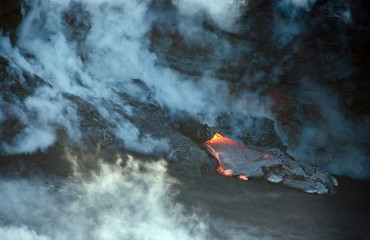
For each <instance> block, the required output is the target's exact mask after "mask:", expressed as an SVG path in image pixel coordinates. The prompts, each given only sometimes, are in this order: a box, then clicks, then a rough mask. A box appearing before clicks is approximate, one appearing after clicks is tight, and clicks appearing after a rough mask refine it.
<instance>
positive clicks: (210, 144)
mask: <svg viewBox="0 0 370 240" xmlns="http://www.w3.org/2000/svg"><path fill="white" fill-rule="evenodd" d="M204 145H205V146H206V147H207V149H208V151H209V152H210V153H211V154H212V155H213V156H214V157H215V158H216V159H217V161H218V167H217V172H218V173H220V174H222V175H224V176H228V177H234V176H236V177H237V178H239V179H241V180H245V181H247V180H248V178H247V176H245V175H244V174H238V173H237V172H234V171H233V170H231V169H225V167H224V165H223V164H222V162H221V159H220V153H219V151H216V150H215V148H220V147H222V146H233V147H240V148H242V149H243V148H244V146H243V145H242V144H239V143H237V142H235V141H233V140H231V139H229V138H226V137H224V136H222V135H221V134H219V133H215V134H214V135H213V138H212V139H210V140H208V141H206V142H205V143H204Z"/></svg>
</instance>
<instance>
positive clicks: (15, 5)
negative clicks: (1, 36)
mask: <svg viewBox="0 0 370 240" xmlns="http://www.w3.org/2000/svg"><path fill="white" fill-rule="evenodd" d="M21 2H22V0H13V1H1V3H0V30H2V31H3V33H7V32H9V31H12V30H14V29H16V28H17V27H18V25H19V24H20V22H21V21H22V19H23V16H22V13H21Z"/></svg>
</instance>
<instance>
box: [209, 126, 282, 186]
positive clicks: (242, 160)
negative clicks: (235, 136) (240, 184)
mask: <svg viewBox="0 0 370 240" xmlns="http://www.w3.org/2000/svg"><path fill="white" fill-rule="evenodd" d="M204 145H205V146H206V148H207V150H208V152H209V153H210V154H211V155H212V156H214V157H215V158H216V159H217V161H218V164H219V166H218V168H217V172H218V173H220V174H222V175H225V176H228V177H237V178H239V179H242V180H248V177H262V176H263V174H264V173H263V171H262V169H263V168H264V167H269V166H272V165H276V164H280V163H281V160H280V159H279V158H278V157H276V156H275V155H273V154H271V152H268V151H263V150H260V149H257V148H253V147H249V146H246V145H243V144H240V143H237V142H235V141H233V140H231V139H229V138H226V137H224V136H223V135H221V134H220V133H216V134H214V135H213V138H212V139H210V140H208V141H206V142H205V143H204Z"/></svg>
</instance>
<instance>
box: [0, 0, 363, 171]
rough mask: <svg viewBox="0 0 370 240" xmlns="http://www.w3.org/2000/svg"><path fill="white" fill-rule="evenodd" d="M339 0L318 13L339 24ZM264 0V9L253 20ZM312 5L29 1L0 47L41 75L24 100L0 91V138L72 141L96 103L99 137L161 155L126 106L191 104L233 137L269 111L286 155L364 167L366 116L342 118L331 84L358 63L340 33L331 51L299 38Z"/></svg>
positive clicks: (40, 146) (163, 142)
mask: <svg viewBox="0 0 370 240" xmlns="http://www.w3.org/2000/svg"><path fill="white" fill-rule="evenodd" d="M340 2H341V3H343V4H342V5H341V8H340V10H337V9H338V8H335V6H329V10H328V11H327V12H325V11H323V12H325V13H326V14H327V15H325V16H324V17H327V16H331V15H330V14H331V13H333V11H334V10H335V11H336V12H335V16H336V17H337V18H338V19H341V20H340V23H342V24H347V23H348V22H350V21H352V20H351V8H350V5H349V4H347V3H346V1H340ZM332 4H334V3H332ZM265 6H267V7H265ZM263 7H265V9H267V10H265V11H266V14H267V15H266V16H270V17H271V18H270V20H269V19H268V18H263V21H261V22H260V23H259V19H260V17H261V16H260V15H258V11H259V10H261V9H264V8H263ZM320 7H322V3H321V2H320V1H311V0H299V1H298V0H286V1H279V2H273V3H266V2H264V1H263V3H256V2H251V1H221V0H220V1H216V2H209V1H193V0H177V1H172V2H170V1H164V2H150V1H119V0H109V1H87V0H86V1H84V0H79V1H55V0H49V1H29V2H27V1H26V2H25V4H24V7H23V9H22V11H23V15H24V19H23V21H22V23H21V25H20V26H19V27H18V29H17V33H16V37H15V39H16V40H14V37H13V40H12V37H9V36H7V35H5V36H2V37H1V39H0V46H1V52H0V54H1V57H2V58H4V59H6V60H7V61H9V63H10V65H11V67H12V69H13V70H17V71H15V72H14V73H12V74H13V75H14V76H18V78H19V79H21V81H23V82H26V81H27V79H26V77H24V72H25V71H27V72H28V73H29V74H30V75H37V76H40V77H41V78H42V79H43V80H44V81H45V82H46V83H47V84H43V85H42V86H39V87H38V88H37V90H36V91H34V92H32V93H31V94H29V95H27V96H25V97H23V98H21V99H19V98H16V97H14V99H11V98H12V96H11V95H9V96H7V98H6V99H5V97H3V96H2V98H4V99H2V100H4V101H2V102H5V100H6V102H7V103H1V109H2V110H1V114H0V120H1V121H2V123H4V122H5V120H6V119H7V118H10V117H14V118H16V119H18V121H20V122H21V123H22V124H23V125H22V126H23V128H22V129H21V130H19V132H18V134H17V135H16V136H15V137H14V138H11V139H9V140H7V141H2V143H1V149H2V151H3V152H4V153H6V154H16V153H32V152H35V151H37V150H46V149H47V148H48V147H50V146H52V145H53V144H54V143H55V142H56V141H57V140H58V133H59V132H60V129H63V131H64V132H65V133H66V135H68V137H69V139H70V140H71V141H72V142H79V141H81V140H82V139H83V138H84V131H85V129H83V128H82V126H87V127H85V128H86V129H88V128H89V127H90V125H88V124H85V125H84V119H83V117H81V104H85V105H88V106H91V109H93V108H94V111H95V110H96V112H97V113H95V112H93V110H91V111H90V112H87V113H86V115H88V116H89V117H90V119H93V118H92V117H91V115H94V114H95V115H94V117H95V116H98V117H96V119H97V120H96V122H101V121H104V124H105V125H104V128H105V129H108V130H107V131H109V134H110V135H109V134H106V133H102V135H103V137H105V138H106V139H107V141H109V139H111V138H115V139H118V140H119V141H121V142H120V144H121V145H123V146H124V147H125V148H127V149H130V150H134V151H140V152H142V153H164V154H167V153H168V152H169V151H170V148H171V146H170V140H169V139H167V137H166V136H165V135H161V136H159V135H158V134H157V135H158V136H157V135H155V134H154V135H155V136H153V133H151V132H150V131H149V132H143V131H142V129H141V128H140V126H141V125H140V124H133V122H135V121H136V116H137V114H138V113H137V109H135V108H134V107H133V106H137V104H136V103H143V102H145V103H150V104H152V105H153V106H156V107H159V108H160V109H162V110H163V111H165V115H166V114H167V116H169V117H173V116H175V115H181V114H184V115H189V116H191V117H192V118H194V119H196V120H197V121H199V122H201V123H203V124H205V123H207V124H208V125H212V126H214V125H220V119H223V117H225V116H226V119H228V121H229V123H228V124H229V125H230V127H229V129H230V131H229V132H227V134H230V135H231V136H234V137H237V138H240V139H247V138H246V137H245V136H244V137H243V136H241V135H243V134H244V135H245V134H246V132H247V131H246V130H245V129H247V130H248V128H249V130H250V131H252V129H251V128H258V129H263V128H264V127H265V125H264V123H266V122H268V123H269V129H271V130H272V131H273V132H277V134H278V135H279V137H280V138H281V142H282V145H286V146H287V148H288V152H289V153H290V154H292V155H293V156H294V157H296V158H298V159H301V160H302V161H306V162H311V163H315V164H318V165H320V166H322V167H324V168H329V170H330V171H331V172H333V173H336V174H345V175H350V176H352V177H357V178H367V177H368V176H369V172H368V165H369V161H368V157H366V156H367V153H366V150H364V146H365V145H366V143H367V142H366V141H367V140H366V139H367V138H366V136H363V135H366V134H364V130H363V129H364V127H365V126H366V125H367V120H366V119H365V120H361V119H360V120H358V121H357V120H356V121H357V122H351V121H349V120H348V116H346V113H344V112H345V111H344V110H343V106H344V105H345V103H343V101H342V100H340V98H341V95H340V94H339V93H337V92H335V91H333V88H332V86H331V84H337V82H340V86H345V85H346V83H345V80H346V79H348V78H351V74H352V72H351V71H352V69H355V68H354V66H352V65H351V52H350V51H348V49H350V46H349V44H348V41H347V40H346V39H340V41H339V40H338V41H339V43H340V44H342V43H343V44H344V45H343V46H344V47H343V48H340V51H342V52H341V55H340V56H341V58H340V59H339V60H335V59H336V56H337V51H336V50H332V49H329V48H330V47H331V45H330V44H329V45H330V46H329V47H328V46H327V45H325V44H326V43H322V42H320V41H318V42H316V43H315V42H314V43H313V44H311V45H310V44H308V46H309V48H307V44H306V42H307V41H311V40H310V39H311V38H309V37H310V36H314V35H315V34H322V32H325V30H326V29H325V27H327V26H326V25H325V24H323V25H322V26H320V27H322V29H320V28H319V29H318V28H317V27H315V26H316V25H317V23H318V21H319V20H321V18H320V17H322V16H321V15H319V17H318V19H314V20H313V21H310V20H307V19H309V17H310V16H311V15H310V14H313V12H315V11H320ZM330 7H331V8H330ZM333 9H334V10H333ZM274 13H277V14H275V15H274ZM324 17H322V18H324ZM259 24H261V25H259ZM315 24H316V25H315ZM319 30H320V31H321V32H320V31H319ZM344 32H345V31H341V30H340V29H339V30H338V29H337V30H336V32H335V33H338V34H339V35H340V34H342V33H343V34H344ZM168 36H170V37H168ZM340 36H342V35H340ZM11 42H13V43H11ZM336 43H338V42H336ZM328 49H329V50H328ZM346 49H347V50H346ZM310 50H312V51H310ZM325 51H326V52H325ZM346 51H347V52H346ZM312 52H320V54H321V55H320V57H322V56H324V57H323V59H321V60H320V61H321V62H323V63H325V64H320V63H319V61H317V62H316V61H313V60H316V57H315V55H314V54H312ZM342 53H343V54H342ZM342 56H344V57H342ZM334 60H335V61H336V62H335V64H331V63H332V61H334ZM312 62H314V63H312ZM311 63H312V65H309V64H311ZM308 65H309V66H310V67H309V69H307V67H306V66H308ZM324 66H327V67H328V68H331V69H329V70H328V69H325V67H324ZM324 73H325V74H326V75H325V74H324ZM322 78H323V80H322V82H324V83H321V82H320V81H321V80H320V79H322ZM338 79H339V80H338ZM331 81H332V82H331ZM333 82H335V83H333ZM286 95H287V96H288V97H286ZM9 99H10V100H9ZM9 102H10V103H11V104H10V105H9V104H8V103H9ZM292 102H293V103H292ZM135 104H136V105H135ZM92 113H94V114H92ZM89 114H90V115H89ZM261 119H264V120H263V122H264V123H262V120H261ZM307 119H308V120H307ZM361 121H362V122H361ZM271 122H272V124H270V123H271ZM89 124H90V123H89ZM142 125H144V123H142ZM270 125H271V126H270ZM243 128H244V130H243ZM249 130H248V131H249ZM366 131H367V130H366ZM366 131H365V132H366ZM245 143H246V144H250V143H251V142H248V139H247V140H245ZM252 144H253V143H252ZM264 147H265V146H264Z"/></svg>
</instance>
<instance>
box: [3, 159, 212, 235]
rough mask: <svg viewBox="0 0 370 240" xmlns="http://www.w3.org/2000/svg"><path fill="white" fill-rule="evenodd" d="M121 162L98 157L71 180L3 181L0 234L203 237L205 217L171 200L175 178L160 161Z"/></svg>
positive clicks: (204, 233)
mask: <svg viewBox="0 0 370 240" xmlns="http://www.w3.org/2000/svg"><path fill="white" fill-rule="evenodd" d="M121 165H122V164H121V160H120V159H117V162H116V163H115V164H113V165H108V164H104V163H102V162H100V167H99V170H98V171H97V172H96V173H93V174H92V176H90V177H86V176H81V174H80V172H76V173H75V176H74V179H73V180H72V181H63V182H58V181H56V180H52V179H49V180H45V179H44V180H41V179H34V180H23V179H8V180H2V181H1V182H0V192H1V193H2V198H1V200H0V215H1V218H0V221H1V227H0V235H1V238H2V239H4V240H10V239H24V240H30V239H40V240H44V239H76V240H83V239H122V237H123V236H124V237H125V238H126V239H163V238H167V239H174V238H176V239H194V238H195V239H204V238H206V237H207V231H208V229H207V225H206V222H205V219H201V218H200V217H199V216H197V215H196V214H194V213H186V212H185V210H184V208H183V207H182V206H181V205H180V204H176V203H174V201H173V196H174V192H173V191H172V190H171V189H172V185H173V184H174V183H175V180H174V179H173V178H171V177H169V176H168V175H167V174H166V164H165V162H164V160H161V161H156V162H148V163H143V162H141V161H138V160H135V159H134V158H132V157H129V160H128V161H127V163H126V165H125V167H122V166H121ZM46 181H47V183H46ZM4 223H7V224H6V226H4V225H3V224H4ZM194 233H196V234H194ZM193 234H194V235H193Z"/></svg>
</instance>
